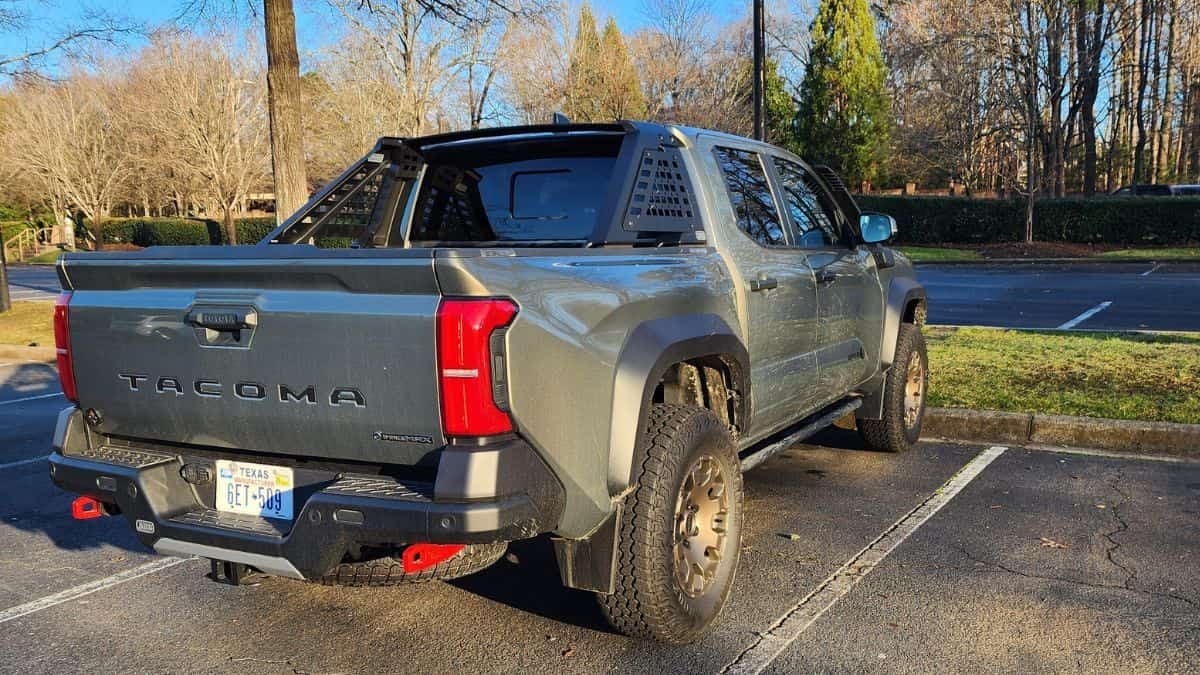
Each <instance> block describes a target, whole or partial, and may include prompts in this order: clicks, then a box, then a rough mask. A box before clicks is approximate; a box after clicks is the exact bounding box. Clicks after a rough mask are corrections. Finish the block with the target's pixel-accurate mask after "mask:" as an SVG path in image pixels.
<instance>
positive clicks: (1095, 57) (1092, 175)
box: [1075, 0, 1116, 197]
mask: <svg viewBox="0 0 1200 675" xmlns="http://www.w3.org/2000/svg"><path fill="white" fill-rule="evenodd" d="M1088 4H1089V2H1088V0H1078V7H1077V8H1076V12H1077V14H1076V17H1075V21H1076V25H1075V27H1076V32H1077V37H1076V39H1077V40H1078V42H1079V76H1080V77H1079V79H1080V85H1081V86H1080V92H1081V94H1080V95H1081V100H1080V104H1079V121H1080V124H1081V126H1082V128H1081V129H1080V133H1081V134H1082V135H1083V194H1084V195H1086V196H1088V197H1092V196H1094V195H1095V194H1096V162H1097V156H1096V98H1097V96H1098V95H1099V93H1100V57H1101V52H1102V49H1103V40H1104V35H1103V31H1104V0H1098V2H1096V6H1095V8H1094V9H1093V11H1094V12H1095V14H1094V15H1093V16H1092V26H1091V27H1090V28H1089V26H1088V21H1087V18H1088V17H1087V11H1086V9H1085V8H1086V7H1087V5H1088ZM1113 98H1116V94H1115V93H1114V94H1113Z"/></svg>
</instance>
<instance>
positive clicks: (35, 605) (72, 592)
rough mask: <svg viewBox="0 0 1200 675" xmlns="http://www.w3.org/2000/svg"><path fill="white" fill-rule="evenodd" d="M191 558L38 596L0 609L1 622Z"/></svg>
mask: <svg viewBox="0 0 1200 675" xmlns="http://www.w3.org/2000/svg"><path fill="white" fill-rule="evenodd" d="M189 560H195V558H160V559H158V560H152V561H150V562H148V563H145V564H144V565H138V566H137V567H134V568H133V569H128V570H125V571H124V572H118V573H117V574H114V575H112V576H110V577H104V578H103V579H97V580H95V581H89V582H87V583H86V584H81V585H79V586H76V587H74V588H68V589H67V590H65V591H60V592H58V593H55V594H54V595H47V596H46V597H44V598H38V599H37V600H34V601H32V602H27V603H25V604H23V605H17V606H16V607H9V608H8V609H5V610H0V623H5V622H8V621H12V620H13V619H19V618H20V617H23V616H26V615H29V614H33V613H34V612H40V611H42V610H43V609H50V608H51V607H54V606H56V605H61V604H63V603H64V602H70V601H72V600H77V599H79V598H82V597H83V596H85V595H91V594H92V593H96V592H97V591H102V590H104V589H106V588H112V587H113V586H117V585H119V584H123V583H125V582H127V581H133V580H134V579H140V578H141V577H144V576H146V575H148V574H154V573H155V572H161V571H162V570H165V569H169V568H171V567H174V566H176V565H178V564H180V563H185V562H188V561H189Z"/></svg>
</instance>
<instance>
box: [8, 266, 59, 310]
mask: <svg viewBox="0 0 1200 675" xmlns="http://www.w3.org/2000/svg"><path fill="white" fill-rule="evenodd" d="M59 290H60V287H59V284H58V272H56V271H55V270H54V266H53V265H13V264H9V265H8V292H9V294H11V295H12V299H13V302H16V301H19V300H54V298H55V296H57V295H58V292H59Z"/></svg>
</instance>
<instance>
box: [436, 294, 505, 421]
mask: <svg viewBox="0 0 1200 675" xmlns="http://www.w3.org/2000/svg"><path fill="white" fill-rule="evenodd" d="M516 314H517V305H516V304H515V303H513V302H512V301H511V300H496V299H486V300H443V301H442V304H441V306H440V307H438V313H437V346H438V369H439V370H438V378H439V381H440V384H441V389H442V427H443V429H444V431H445V432H446V435H447V436H493V435H495V434H502V433H506V432H509V431H512V420H511V419H509V417H508V413H506V412H505V411H503V410H501V409H500V408H499V407H498V406H497V405H496V397H495V395H494V391H495V389H494V388H493V384H494V379H493V377H494V375H497V374H494V373H493V372H492V363H493V361H492V359H493V356H499V355H494V354H493V353H492V349H491V337H492V334H493V333H494V332H495V331H496V329H498V328H503V327H504V326H507V325H508V324H509V322H511V321H512V318H513V317H514V316H516ZM498 375H499V377H504V373H498Z"/></svg>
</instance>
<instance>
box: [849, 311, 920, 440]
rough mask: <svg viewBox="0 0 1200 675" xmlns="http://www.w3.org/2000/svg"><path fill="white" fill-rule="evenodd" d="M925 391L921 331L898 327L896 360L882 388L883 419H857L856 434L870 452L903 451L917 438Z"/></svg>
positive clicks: (905, 326)
mask: <svg viewBox="0 0 1200 675" xmlns="http://www.w3.org/2000/svg"><path fill="white" fill-rule="evenodd" d="M928 390H929V356H928V354H927V353H926V351H925V337H924V336H923V335H921V329H920V327H918V326H914V325H913V324H911V323H904V324H900V334H899V335H898V336H897V337H896V357H895V359H893V361H892V367H891V370H889V371H888V374H887V381H886V382H885V383H884V389H883V419H880V420H858V433H859V434H860V435H861V436H862V438H863V441H865V442H866V444H867V447H868V448H870V449H872V450H881V451H885V452H905V451H907V450H910V449H912V446H913V445H915V444H916V442H917V440H918V439H919V438H921V420H923V419H924V418H925V394H926V392H927V391H928Z"/></svg>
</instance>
